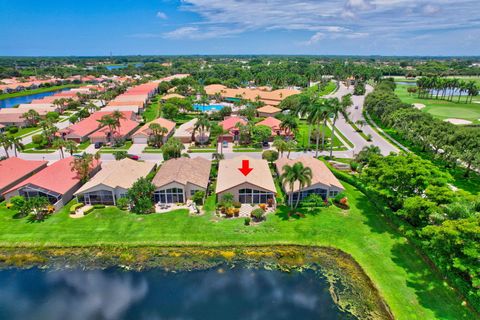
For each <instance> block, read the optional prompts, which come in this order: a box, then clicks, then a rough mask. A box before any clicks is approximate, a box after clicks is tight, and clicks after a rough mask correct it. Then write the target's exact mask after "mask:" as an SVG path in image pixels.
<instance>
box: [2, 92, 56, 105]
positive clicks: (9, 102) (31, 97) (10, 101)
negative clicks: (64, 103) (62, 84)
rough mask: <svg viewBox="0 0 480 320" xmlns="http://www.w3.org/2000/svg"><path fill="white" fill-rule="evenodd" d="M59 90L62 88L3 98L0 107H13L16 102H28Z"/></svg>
mask: <svg viewBox="0 0 480 320" xmlns="http://www.w3.org/2000/svg"><path fill="white" fill-rule="evenodd" d="M59 91H62V90H57V91H50V92H42V93H36V94H31V95H28V96H23V97H16V98H8V99H3V100H0V108H13V107H14V106H16V105H17V104H22V103H30V102H32V100H34V99H41V98H43V97H48V96H51V95H53V94H55V93H57V92H59Z"/></svg>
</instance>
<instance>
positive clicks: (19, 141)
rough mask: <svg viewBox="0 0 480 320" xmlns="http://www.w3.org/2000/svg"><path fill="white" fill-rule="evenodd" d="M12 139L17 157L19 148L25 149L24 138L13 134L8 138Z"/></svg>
mask: <svg viewBox="0 0 480 320" xmlns="http://www.w3.org/2000/svg"><path fill="white" fill-rule="evenodd" d="M8 139H9V140H10V143H11V146H12V147H13V151H14V152H15V157H17V156H18V155H17V150H20V151H21V150H23V149H24V145H23V143H22V139H20V138H19V137H15V136H11V137H9V138H8Z"/></svg>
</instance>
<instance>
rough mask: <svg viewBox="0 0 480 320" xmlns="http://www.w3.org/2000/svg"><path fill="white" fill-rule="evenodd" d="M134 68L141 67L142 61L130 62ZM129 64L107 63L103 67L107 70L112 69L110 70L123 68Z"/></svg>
mask: <svg viewBox="0 0 480 320" xmlns="http://www.w3.org/2000/svg"><path fill="white" fill-rule="evenodd" d="M132 65H133V66H134V67H135V68H140V67H143V63H134V64H132ZM128 66H129V65H128V64H109V65H106V66H105V68H106V69H107V70H108V71H112V70H118V69H124V68H126V67H128Z"/></svg>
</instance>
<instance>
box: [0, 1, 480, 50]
mask: <svg viewBox="0 0 480 320" xmlns="http://www.w3.org/2000/svg"><path fill="white" fill-rule="evenodd" d="M0 30H2V40H1V41H0V55H109V54H110V52H112V54H113V55H134V54H142V55H147V54H319V55H322V54H342V55H374V54H377V55H480V43H479V39H480V4H479V1H478V0H458V1H450V0H449V1H447V0H443V1H442V0H437V1H421V0H420V1H418V0H417V1H415V0H333V1H318V0H317V1H314V0H308V1H307V0H268V1H261V0H183V1H175V0H115V1H111V0H96V1H94V0H82V1H78V0H75V1H66V0H64V1H60V0H56V1H52V0H44V1H38V0H29V1H22V0H0Z"/></svg>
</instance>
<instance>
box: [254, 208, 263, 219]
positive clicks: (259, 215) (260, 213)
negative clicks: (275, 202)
mask: <svg viewBox="0 0 480 320" xmlns="http://www.w3.org/2000/svg"><path fill="white" fill-rule="evenodd" d="M264 214H265V213H264V211H263V210H262V209H260V208H258V209H254V210H252V212H250V216H252V218H254V219H255V221H262V220H263V218H264Z"/></svg>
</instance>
